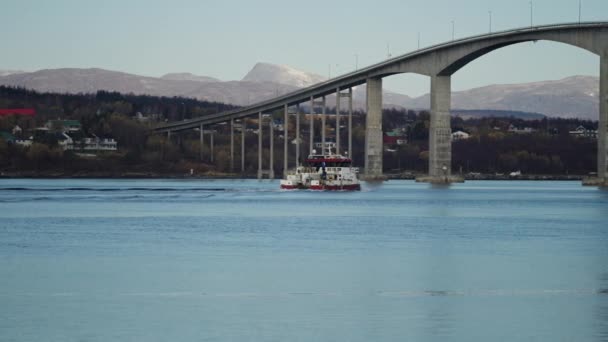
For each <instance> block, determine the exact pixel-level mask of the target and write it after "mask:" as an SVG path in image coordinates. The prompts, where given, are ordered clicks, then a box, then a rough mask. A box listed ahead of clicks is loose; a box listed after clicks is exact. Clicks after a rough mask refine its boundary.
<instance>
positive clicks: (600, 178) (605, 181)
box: [583, 51, 608, 186]
mask: <svg viewBox="0 0 608 342" xmlns="http://www.w3.org/2000/svg"><path fill="white" fill-rule="evenodd" d="M599 99H600V118H599V122H598V127H597V178H591V179H585V180H584V181H583V184H584V185H599V186H608V51H606V53H605V54H602V55H600V96H599Z"/></svg>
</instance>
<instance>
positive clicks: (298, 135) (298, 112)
mask: <svg viewBox="0 0 608 342" xmlns="http://www.w3.org/2000/svg"><path fill="white" fill-rule="evenodd" d="M298 166H300V105H299V104H298V105H296V167H298Z"/></svg>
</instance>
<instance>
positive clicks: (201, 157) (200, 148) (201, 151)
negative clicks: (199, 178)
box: [198, 124, 205, 162]
mask: <svg viewBox="0 0 608 342" xmlns="http://www.w3.org/2000/svg"><path fill="white" fill-rule="evenodd" d="M198 130H199V140H200V141H199V150H198V152H199V158H200V160H201V162H202V161H203V147H204V146H205V140H203V134H204V133H203V124H200V125H199V126H198Z"/></svg>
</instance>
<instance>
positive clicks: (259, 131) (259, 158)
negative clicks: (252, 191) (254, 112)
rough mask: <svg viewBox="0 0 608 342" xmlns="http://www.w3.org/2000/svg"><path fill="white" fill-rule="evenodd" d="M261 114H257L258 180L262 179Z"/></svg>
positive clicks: (262, 127)
mask: <svg viewBox="0 0 608 342" xmlns="http://www.w3.org/2000/svg"><path fill="white" fill-rule="evenodd" d="M263 129H264V126H263V125H262V112H259V113H258V179H262V131H263Z"/></svg>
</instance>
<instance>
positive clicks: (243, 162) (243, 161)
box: [241, 119, 247, 173]
mask: <svg viewBox="0 0 608 342" xmlns="http://www.w3.org/2000/svg"><path fill="white" fill-rule="evenodd" d="M246 127H247V126H246V125H245V119H241V173H245V129H246Z"/></svg>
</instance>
